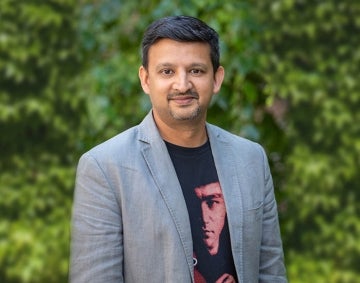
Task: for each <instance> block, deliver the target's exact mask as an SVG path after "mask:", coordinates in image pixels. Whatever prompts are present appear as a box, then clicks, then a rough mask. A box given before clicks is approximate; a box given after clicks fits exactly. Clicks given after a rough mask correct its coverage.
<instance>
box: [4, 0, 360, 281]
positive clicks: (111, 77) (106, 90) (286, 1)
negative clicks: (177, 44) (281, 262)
mask: <svg viewBox="0 0 360 283" xmlns="http://www.w3.org/2000/svg"><path fill="white" fill-rule="evenodd" d="M176 14H187V15H191V16H196V17H199V18H200V19H202V20H204V21H205V22H207V23H208V24H209V25H211V26H212V27H213V28H215V29H216V30H217V31H218V33H219V34H220V38H221V52H222V58H221V62H222V65H223V66H224V67H225V70H226V79H225V82H224V85H223V88H222V90H221V92H220V94H219V95H218V96H216V99H214V101H213V104H212V107H211V110H210V112H209V121H210V122H213V123H216V124H218V125H220V126H222V127H224V128H226V129H228V130H229V131H231V132H233V133H235V134H238V135H241V136H244V137H247V138H249V139H251V140H254V141H257V142H259V143H261V144H262V145H263V146H264V147H265V149H266V151H267V154H268V156H269V160H270V164H271V168H272V173H273V177H274V183H275V193H276V196H277V200H278V208H279V217H280V222H281V229H282V238H283V242H284V251H285V257H286V265H287V270H288V277H289V281H290V282H292V283H300V282H301V283H304V282H305V283H306V282H310V283H313V282H316V283H319V282H320V283H321V282H324V283H325V282H326V283H335V282H339V283H340V282H341V283H346V282H360V269H359V266H360V217H359V216H360V205H359V201H360V190H359V189H360V177H359V171H360V170H359V169H360V111H359V110H360V84H359V79H360V77H359V76H360V47H359V46H360V36H359V34H360V16H359V15H360V2H356V1H337V0H327V1H305V0H273V1H250V0H248V1H245V0H227V1H218V0H182V1H181V0H177V1H176V0H174V1H168V0H163V1H161V0H148V1H140V0H131V1H130V0H128V1H124V0H101V1H100V0H92V1H90V0H81V1H79V0H78V1H75V0H42V1H41V0H1V1H0V281H1V282H4V283H5V282H6V283H15V282H16V283H19V282H21V283H27V282H32V283H40V282H47V283H51V282H54V283H60V282H61V283H63V282H67V276H68V258H69V239H70V216H71V205H72V197H73V190H74V178H75V170H76V165H77V161H78V158H79V157H80V155H81V154H82V153H84V152H85V151H86V150H88V149H89V148H91V147H93V146H94V145H96V144H98V143H100V142H101V141H104V140H105V139H107V138H109V137H111V136H113V135H115V134H117V133H119V132H120V131H123V130H124V129H126V128H128V127H130V126H133V125H135V124H136V123H138V122H140V121H141V120H142V118H143V116H144V115H145V114H146V113H147V111H148V110H149V108H150V104H149V101H148V98H147V96H146V95H144V94H143V93H142V90H141V88H140V84H139V80H138V77H137V70H138V67H139V65H140V47H139V46H140V41H141V37H142V34H143V32H144V29H145V28H146V26H147V25H148V24H149V23H150V22H152V21H153V20H154V19H157V18H159V17H163V16H168V15H176Z"/></svg>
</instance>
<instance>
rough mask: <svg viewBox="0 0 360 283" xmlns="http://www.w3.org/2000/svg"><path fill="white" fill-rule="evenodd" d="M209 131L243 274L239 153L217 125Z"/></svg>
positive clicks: (235, 250)
mask: <svg viewBox="0 0 360 283" xmlns="http://www.w3.org/2000/svg"><path fill="white" fill-rule="evenodd" d="M207 131H208V136H209V140H210V146H211V150H212V154H213V157H214V161H215V167H216V170H217V173H218V177H219V181H220V184H221V188H222V191H223V195H224V199H225V205H226V211H227V218H228V223H229V231H230V238H231V248H232V251H233V256H234V263H235V266H236V267H237V268H239V270H237V272H238V275H239V276H240V275H241V274H243V270H242V266H243V264H242V246H241V243H243V197H242V196H241V189H240V187H241V184H240V182H239V177H238V176H237V174H238V172H239V169H238V167H239V160H236V156H237V155H236V154H235V153H233V149H232V147H231V142H230V141H229V140H228V139H227V138H226V137H225V136H224V135H223V134H222V133H221V131H219V130H218V128H217V127H215V126H212V125H210V124H207Z"/></svg>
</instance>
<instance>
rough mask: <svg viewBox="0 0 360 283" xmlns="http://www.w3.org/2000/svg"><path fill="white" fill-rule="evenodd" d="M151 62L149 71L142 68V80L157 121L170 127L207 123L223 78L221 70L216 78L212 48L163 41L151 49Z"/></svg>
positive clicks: (201, 44) (197, 43)
mask: <svg viewBox="0 0 360 283" xmlns="http://www.w3.org/2000/svg"><path fill="white" fill-rule="evenodd" d="M148 58H149V60H148V62H149V63H148V68H147V69H145V68H144V67H143V66H142V67H140V70H139V77H140V80H141V85H142V87H143V90H144V92H145V93H147V94H148V95H149V96H150V100H151V103H152V106H153V113H154V117H155V119H160V120H161V121H162V122H163V123H165V124H167V125H169V126H171V125H173V124H174V123H178V122H179V121H204V120H205V118H206V111H207V107H208V106H209V103H210V101H211V98H212V96H213V94H214V93H217V92H218V91H219V90H220V86H221V83H222V80H223V76H224V70H223V68H222V67H219V69H218V70H217V71H216V72H215V74H214V70H213V66H212V63H211V59H210V46H209V45H208V44H206V43H201V42H178V41H174V40H171V39H161V40H159V41H158V42H156V43H155V44H154V45H152V46H151V47H150V49H149V54H148Z"/></svg>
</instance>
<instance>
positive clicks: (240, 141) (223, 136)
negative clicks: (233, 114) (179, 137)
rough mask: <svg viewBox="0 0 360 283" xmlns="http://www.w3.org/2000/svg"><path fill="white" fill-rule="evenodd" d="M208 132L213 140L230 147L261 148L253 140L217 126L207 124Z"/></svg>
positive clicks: (256, 149)
mask: <svg viewBox="0 0 360 283" xmlns="http://www.w3.org/2000/svg"><path fill="white" fill-rule="evenodd" d="M206 126H207V131H208V134H209V136H210V138H211V140H213V142H217V143H223V144H228V145H231V146H232V147H239V148H241V149H248V150H255V151H258V150H262V146H261V145H260V144H259V143H257V142H254V141H251V140H249V139H246V138H243V137H241V136H238V135H235V134H234V133H231V132H229V131H227V130H224V129H222V128H220V127H218V126H215V125H212V124H207V125H206Z"/></svg>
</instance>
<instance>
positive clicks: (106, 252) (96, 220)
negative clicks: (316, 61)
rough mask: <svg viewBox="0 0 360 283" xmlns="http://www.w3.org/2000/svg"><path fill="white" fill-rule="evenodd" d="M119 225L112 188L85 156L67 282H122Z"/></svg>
mask: <svg viewBox="0 0 360 283" xmlns="http://www.w3.org/2000/svg"><path fill="white" fill-rule="evenodd" d="M121 223H122V222H121V214H120V209H119V205H118V203H117V200H116V197H115V194H114V192H113V188H111V186H110V184H109V182H108V180H107V178H106V176H105V173H104V172H103V171H102V168H101V167H100V165H99V164H98V163H97V161H96V160H95V158H94V157H92V156H91V155H90V154H85V155H84V156H82V158H81V159H80V161H79V165H78V169H77V175H76V186H75V195H74V203H73V215H72V224H71V228H72V235H71V256H70V282H72V283H91V282H94V283H95V282H96V283H99V282H101V283H115V282H116V283H119V282H123V270H122V269H123V245H122V226H121Z"/></svg>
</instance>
